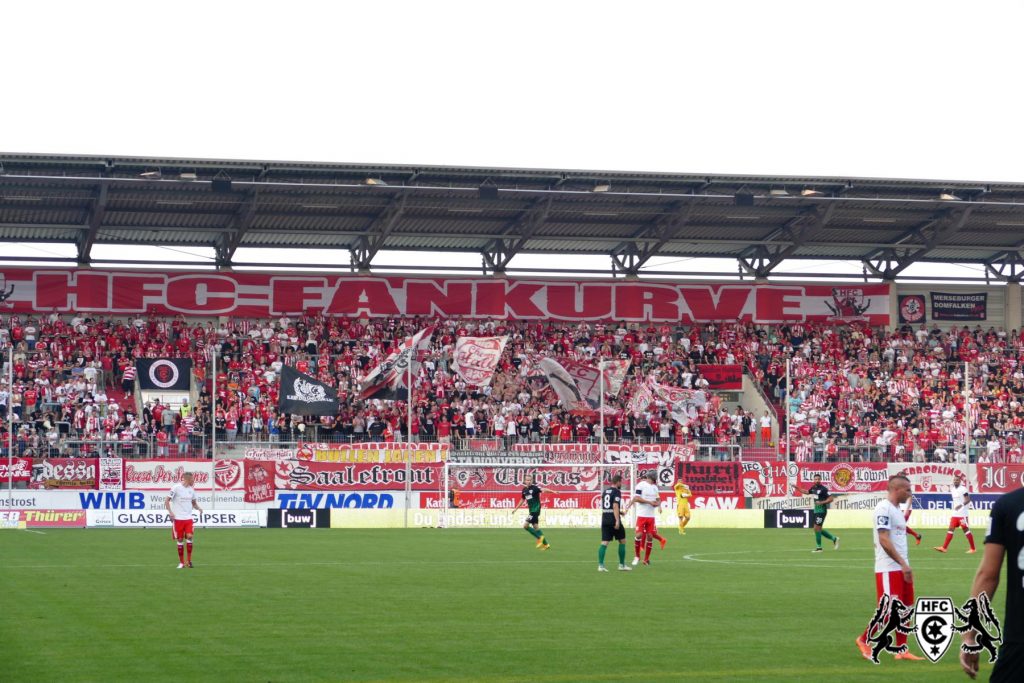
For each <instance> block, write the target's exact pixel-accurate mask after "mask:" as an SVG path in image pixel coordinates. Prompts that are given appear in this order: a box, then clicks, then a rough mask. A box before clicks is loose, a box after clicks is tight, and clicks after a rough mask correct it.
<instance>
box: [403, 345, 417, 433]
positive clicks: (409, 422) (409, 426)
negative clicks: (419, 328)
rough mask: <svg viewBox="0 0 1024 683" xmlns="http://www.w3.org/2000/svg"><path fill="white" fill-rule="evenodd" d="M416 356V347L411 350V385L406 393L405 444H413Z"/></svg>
mask: <svg viewBox="0 0 1024 683" xmlns="http://www.w3.org/2000/svg"><path fill="white" fill-rule="evenodd" d="M414 355H416V345H415V344H413V346H412V348H411V349H409V383H408V389H409V390H408V391H407V392H405V401H406V406H405V407H406V411H405V412H406V416H405V422H406V424H405V443H407V444H411V443H412V359H413V356H414Z"/></svg>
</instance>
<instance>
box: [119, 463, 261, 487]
mask: <svg viewBox="0 0 1024 683" xmlns="http://www.w3.org/2000/svg"><path fill="white" fill-rule="evenodd" d="M185 472H191V473H192V476H193V477H194V483H193V486H194V487H195V489H196V490H197V491H199V490H205V491H209V490H210V488H211V487H210V461H209V460H198V459H191V460H125V461H124V487H125V489H129V490H133V489H139V490H147V489H149V490H166V489H169V488H171V487H172V486H174V485H175V484H177V483H178V482H180V481H181V476H182V475H183V474H185ZM214 473H215V474H214V476H215V477H216V478H217V482H216V483H217V488H218V489H223V490H232V489H241V488H242V469H241V466H240V464H239V463H238V462H237V461H235V460H217V461H216V462H214Z"/></svg>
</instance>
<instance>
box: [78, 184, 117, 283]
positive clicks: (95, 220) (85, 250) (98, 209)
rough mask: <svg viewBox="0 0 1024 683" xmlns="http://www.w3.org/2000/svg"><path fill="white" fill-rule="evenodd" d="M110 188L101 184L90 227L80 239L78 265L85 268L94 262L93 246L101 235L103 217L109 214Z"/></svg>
mask: <svg viewBox="0 0 1024 683" xmlns="http://www.w3.org/2000/svg"><path fill="white" fill-rule="evenodd" d="M109 188H110V184H109V183H107V182H103V183H100V186H99V188H98V189H97V190H96V195H95V197H94V198H93V200H92V209H91V210H90V211H89V224H88V227H87V228H86V230H85V231H84V232H83V233H82V234H81V235H79V237H78V241H77V242H78V263H79V264H81V265H83V266H84V265H88V264H89V261H90V260H92V245H93V244H95V243H96V235H97V234H99V231H100V226H101V225H103V216H104V215H105V214H106V212H107V196H108V191H109Z"/></svg>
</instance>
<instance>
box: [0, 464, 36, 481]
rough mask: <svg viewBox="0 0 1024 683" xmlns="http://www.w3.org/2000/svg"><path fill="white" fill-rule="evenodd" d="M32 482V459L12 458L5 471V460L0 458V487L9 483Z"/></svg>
mask: <svg viewBox="0 0 1024 683" xmlns="http://www.w3.org/2000/svg"><path fill="white" fill-rule="evenodd" d="M12 478H13V480H14V481H31V480H32V458H14V459H13V460H12V462H11V468H10V469H7V458H0V485H3V484H4V483H6V482H9V481H11V480H12Z"/></svg>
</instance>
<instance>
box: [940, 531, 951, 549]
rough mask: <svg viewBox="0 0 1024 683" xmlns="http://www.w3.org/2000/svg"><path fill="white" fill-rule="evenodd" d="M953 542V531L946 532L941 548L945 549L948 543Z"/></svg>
mask: <svg viewBox="0 0 1024 683" xmlns="http://www.w3.org/2000/svg"><path fill="white" fill-rule="evenodd" d="M952 542H953V531H952V530H950V531H947V532H946V542H945V543H943V544H942V549H943V550H945V549H946V548H948V547H949V544H950V543H952Z"/></svg>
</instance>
